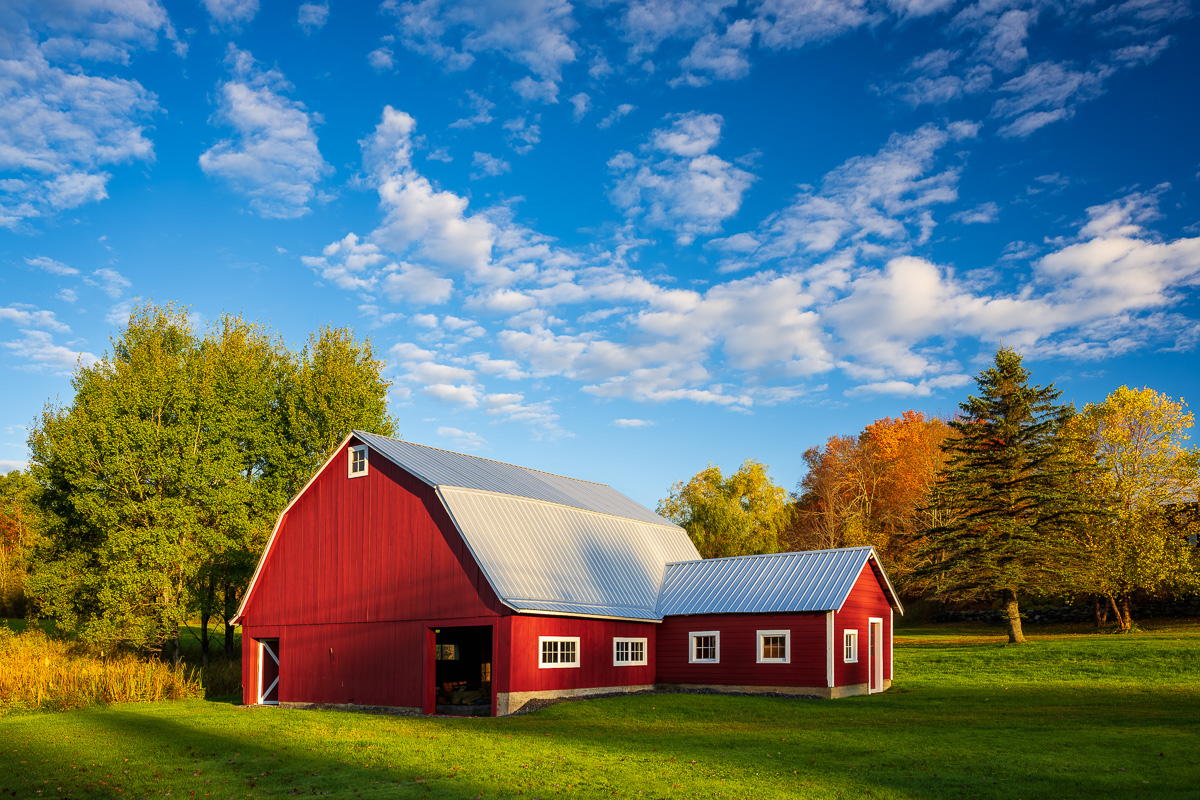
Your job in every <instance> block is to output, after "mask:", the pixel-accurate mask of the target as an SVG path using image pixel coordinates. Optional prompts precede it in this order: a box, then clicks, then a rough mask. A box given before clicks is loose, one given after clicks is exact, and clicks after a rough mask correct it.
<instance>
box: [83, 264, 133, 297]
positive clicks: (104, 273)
mask: <svg viewBox="0 0 1200 800" xmlns="http://www.w3.org/2000/svg"><path fill="white" fill-rule="evenodd" d="M83 282H84V283H86V284H88V285H90V286H96V287H98V288H99V289H100V291H102V292H104V293H105V294H106V295H108V296H109V297H111V298H113V299H116V298H118V297H120V296H121V295H122V294H124V293H125V290H126V289H128V288H129V287H131V286H133V284H132V283H131V282H130V281H129V279H128V278H126V277H125V276H124V275H122V274H121V273H119V272H117V271H116V270H115V269H113V268H111V267H102V268H100V269H98V270H95V271H94V272H92V274H91V275H90V276H89V277H86V278H84V279H83Z"/></svg>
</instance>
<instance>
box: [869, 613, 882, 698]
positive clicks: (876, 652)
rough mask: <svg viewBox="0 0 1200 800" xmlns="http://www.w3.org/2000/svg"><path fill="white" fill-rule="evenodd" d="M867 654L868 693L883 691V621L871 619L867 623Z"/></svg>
mask: <svg viewBox="0 0 1200 800" xmlns="http://www.w3.org/2000/svg"><path fill="white" fill-rule="evenodd" d="M868 631H869V634H868V636H867V641H868V642H869V643H870V644H869V645H868V649H869V652H868V654H867V664H868V665H869V666H868V667H867V671H868V681H869V685H868V689H867V691H868V692H882V691H883V620H882V619H878V618H875V617H872V618H871V619H870V620H869V621H868Z"/></svg>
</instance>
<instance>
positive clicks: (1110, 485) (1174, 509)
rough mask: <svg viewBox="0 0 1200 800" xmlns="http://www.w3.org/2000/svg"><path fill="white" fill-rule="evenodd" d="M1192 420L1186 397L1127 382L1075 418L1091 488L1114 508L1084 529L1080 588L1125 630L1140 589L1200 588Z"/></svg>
mask: <svg viewBox="0 0 1200 800" xmlns="http://www.w3.org/2000/svg"><path fill="white" fill-rule="evenodd" d="M1192 421H1193V417H1192V414H1191V412H1189V411H1188V410H1187V405H1186V404H1185V403H1184V402H1183V401H1182V400H1175V399H1174V398H1171V397H1167V396H1166V395H1163V394H1159V393H1158V392H1156V391H1154V390H1153V389H1150V388H1144V389H1130V388H1128V387H1125V386H1122V387H1120V388H1119V389H1117V390H1116V391H1114V392H1112V393H1111V394H1110V395H1109V396H1108V397H1107V398H1105V400H1104V402H1102V403H1095V404H1092V403H1089V404H1088V405H1087V406H1086V407H1085V408H1084V410H1083V413H1082V414H1080V416H1079V417H1078V418H1077V419H1076V420H1075V421H1074V423H1073V427H1074V428H1075V429H1076V431H1077V432H1078V433H1079V434H1080V435H1079V436H1078V437H1077V439H1076V442H1077V446H1078V447H1079V457H1080V458H1081V460H1082V461H1084V462H1085V463H1086V462H1091V465H1092V466H1094V467H1095V469H1093V470H1092V471H1091V472H1092V474H1093V476H1094V477H1092V479H1091V480H1089V481H1088V486H1089V487H1090V489H1091V490H1092V491H1093V492H1095V493H1096V495H1097V496H1098V497H1099V498H1100V499H1101V500H1102V501H1104V502H1106V503H1107V505H1108V506H1109V507H1110V508H1111V514H1110V515H1108V516H1107V517H1106V518H1104V519H1098V520H1096V521H1095V523H1094V524H1091V525H1087V526H1084V527H1083V528H1082V529H1081V530H1080V531H1079V535H1078V543H1079V547H1080V549H1081V551H1082V552H1083V554H1084V556H1085V559H1084V563H1083V568H1082V569H1081V570H1080V571H1079V573H1078V577H1079V584H1078V588H1079V589H1081V590H1082V591H1085V592H1088V593H1091V594H1093V595H1096V596H1098V597H1101V598H1104V599H1105V600H1106V601H1107V602H1108V603H1109V604H1110V605H1111V607H1112V609H1113V611H1114V612H1115V614H1116V617H1117V623H1118V626H1119V627H1120V628H1121V630H1129V629H1130V628H1131V627H1132V619H1131V616H1130V599H1131V598H1132V596H1133V594H1134V593H1135V592H1138V591H1143V592H1148V593H1151V594H1156V593H1162V592H1167V591H1171V590H1180V589H1191V588H1194V587H1195V584H1196V571H1195V570H1196V552H1195V547H1194V546H1192V544H1191V543H1190V542H1189V539H1188V535H1189V534H1192V535H1194V534H1195V522H1194V520H1193V518H1192V516H1191V515H1189V514H1187V513H1183V511H1184V509H1187V508H1189V507H1191V504H1192V503H1194V502H1195V501H1196V499H1197V491H1198V488H1197V487H1198V480H1197V474H1196V466H1197V465H1196V459H1195V451H1192V450H1190V449H1189V448H1188V447H1187V440H1188V431H1189V430H1190V429H1191V427H1192Z"/></svg>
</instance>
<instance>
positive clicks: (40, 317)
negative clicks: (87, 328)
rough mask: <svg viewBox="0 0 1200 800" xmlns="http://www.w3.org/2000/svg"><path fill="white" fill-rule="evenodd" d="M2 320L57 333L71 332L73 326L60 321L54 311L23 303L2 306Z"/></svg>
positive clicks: (0, 318)
mask: <svg viewBox="0 0 1200 800" xmlns="http://www.w3.org/2000/svg"><path fill="white" fill-rule="evenodd" d="M0 321H4V322H10V323H12V324H13V325H16V326H18V327H22V328H41V329H44V330H51V331H54V332H56V333H70V332H71V328H70V326H68V325H65V324H63V323H61V322H59V321H58V319H57V318H55V316H54V312H53V311H46V310H45V309H41V308H36V307H34V306H29V305H25V304H23V303H20V304H14V305H10V306H7V307H5V306H0Z"/></svg>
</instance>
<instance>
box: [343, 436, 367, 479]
mask: <svg viewBox="0 0 1200 800" xmlns="http://www.w3.org/2000/svg"><path fill="white" fill-rule="evenodd" d="M347 455H349V457H350V458H349V461H347V472H346V475H347V477H350V478H360V477H362V476H363V475H366V474H367V446H366V445H365V444H360V445H358V446H356V447H351V448H350V450H349V452H348V453H347Z"/></svg>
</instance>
